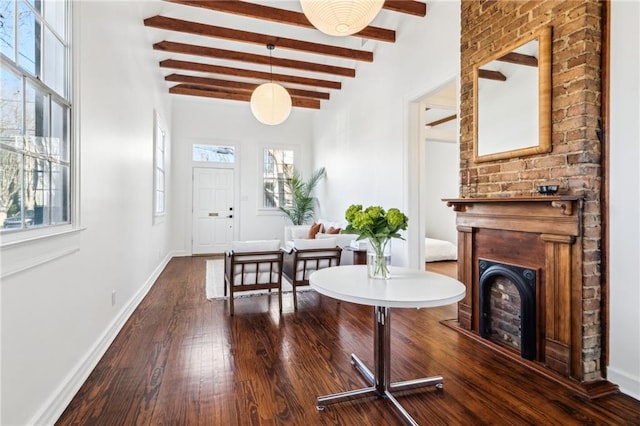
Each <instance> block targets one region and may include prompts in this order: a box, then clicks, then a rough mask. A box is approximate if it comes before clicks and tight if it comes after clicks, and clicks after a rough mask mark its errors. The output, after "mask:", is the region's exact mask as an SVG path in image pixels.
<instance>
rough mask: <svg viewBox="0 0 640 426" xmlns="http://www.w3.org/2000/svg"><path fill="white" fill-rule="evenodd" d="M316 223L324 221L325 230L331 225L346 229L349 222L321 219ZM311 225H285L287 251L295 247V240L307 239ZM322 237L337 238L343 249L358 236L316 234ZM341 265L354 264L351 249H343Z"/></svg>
mask: <svg viewBox="0 0 640 426" xmlns="http://www.w3.org/2000/svg"><path fill="white" fill-rule="evenodd" d="M316 223H322V225H323V227H324V229H325V230H327V229H329V228H330V227H334V228H340V229H344V228H345V227H346V226H347V224H346V223H341V222H331V221H326V220H322V219H319V220H318V221H317V222H316ZM310 229H311V225H289V226H285V227H284V240H283V241H284V248H285V249H286V250H287V251H291V250H292V249H293V240H297V239H307V238H308V237H309V230H310ZM321 238H335V239H336V245H337V246H338V247H340V248H341V249H344V248H345V247H348V246H349V245H350V244H351V241H354V240H355V239H356V238H358V236H357V235H356V234H327V233H326V232H319V233H318V234H316V239H321ZM340 264H341V265H352V264H353V252H351V251H349V250H342V256H341V258H340Z"/></svg>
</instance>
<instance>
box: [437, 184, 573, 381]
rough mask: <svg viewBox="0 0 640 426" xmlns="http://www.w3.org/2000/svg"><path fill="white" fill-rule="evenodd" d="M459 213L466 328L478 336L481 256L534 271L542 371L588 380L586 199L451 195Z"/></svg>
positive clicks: (462, 322) (450, 203) (461, 314)
mask: <svg viewBox="0 0 640 426" xmlns="http://www.w3.org/2000/svg"><path fill="white" fill-rule="evenodd" d="M443 201H444V202H446V203H447V205H448V206H450V207H452V208H453V209H454V211H456V213H457V214H456V224H457V229H458V265H459V266H458V279H459V280H460V281H462V282H463V283H464V284H465V285H466V287H467V295H466V297H465V299H463V300H462V301H461V302H460V303H459V304H458V321H459V325H460V327H462V328H463V329H466V330H469V331H470V332H471V333H473V334H475V335H478V334H479V327H480V320H479V315H480V313H479V311H480V306H479V268H478V263H479V260H480V259H485V260H491V261H496V262H501V263H505V264H510V265H519V266H523V267H526V268H531V269H534V270H536V271H538V272H537V275H538V277H539V278H538V284H537V290H536V294H537V295H536V297H537V302H536V306H537V308H536V324H537V326H536V330H537V331H536V334H537V343H536V356H535V361H534V362H535V363H536V364H538V365H539V366H540V367H541V368H543V369H546V370H548V371H550V372H553V373H554V374H559V375H560V376H562V377H565V378H567V379H572V381H573V380H577V381H578V382H580V381H582V378H583V370H582V354H581V352H582V336H583V331H582V322H583V318H582V316H583V315H582V312H583V310H582V198H581V197H579V196H537V197H511V198H498V197H494V198H451V199H444V200H443Z"/></svg>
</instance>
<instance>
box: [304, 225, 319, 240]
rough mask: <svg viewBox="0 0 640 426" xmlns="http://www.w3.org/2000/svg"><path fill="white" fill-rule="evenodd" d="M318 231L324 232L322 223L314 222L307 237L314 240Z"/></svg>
mask: <svg viewBox="0 0 640 426" xmlns="http://www.w3.org/2000/svg"><path fill="white" fill-rule="evenodd" d="M318 232H322V224H321V223H316V222H313V225H311V228H309V235H307V238H309V239H310V240H313V239H314V238H315V237H316V234H317V233H318Z"/></svg>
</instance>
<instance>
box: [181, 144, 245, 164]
mask: <svg viewBox="0 0 640 426" xmlns="http://www.w3.org/2000/svg"><path fill="white" fill-rule="evenodd" d="M191 159H192V160H193V161H196V162H201V163H225V164H233V163H235V162H236V149H235V148H234V147H232V146H221V145H201V144H193V146H192V150H191Z"/></svg>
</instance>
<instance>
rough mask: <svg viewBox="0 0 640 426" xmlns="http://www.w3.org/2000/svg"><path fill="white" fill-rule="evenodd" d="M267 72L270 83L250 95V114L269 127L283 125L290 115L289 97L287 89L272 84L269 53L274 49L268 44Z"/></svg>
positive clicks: (264, 84)
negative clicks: (269, 75) (268, 72)
mask: <svg viewBox="0 0 640 426" xmlns="http://www.w3.org/2000/svg"><path fill="white" fill-rule="evenodd" d="M267 49H269V71H270V74H271V77H272V78H271V81H270V82H269V83H263V84H261V85H260V86H258V87H256V88H255V89H254V91H253V93H252V94H251V112H252V113H253V116H254V117H255V118H256V120H258V121H259V122H261V123H263V124H267V125H269V126H276V125H278V124H280V123H283V122H284V121H285V120H286V119H287V118H288V117H289V114H291V96H290V95H289V92H287V89H285V88H284V87H282V86H281V85H279V84H277V83H274V82H273V66H272V64H271V51H272V50H273V49H275V46H274V45H273V44H268V45H267Z"/></svg>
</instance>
